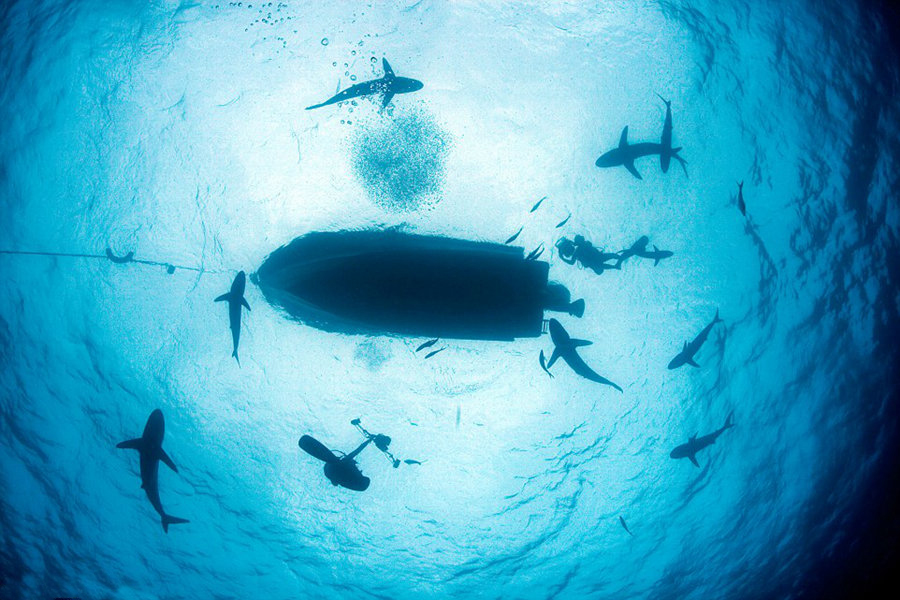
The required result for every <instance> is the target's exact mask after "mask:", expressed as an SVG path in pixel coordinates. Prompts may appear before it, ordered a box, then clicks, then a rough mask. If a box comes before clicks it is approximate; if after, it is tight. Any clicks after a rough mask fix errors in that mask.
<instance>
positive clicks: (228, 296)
mask: <svg viewBox="0 0 900 600" xmlns="http://www.w3.org/2000/svg"><path fill="white" fill-rule="evenodd" d="M230 299H231V292H228V293H227V294H222V295H221V296H219V297H218V298H216V299H215V300H213V302H225V301H227V300H230Z"/></svg>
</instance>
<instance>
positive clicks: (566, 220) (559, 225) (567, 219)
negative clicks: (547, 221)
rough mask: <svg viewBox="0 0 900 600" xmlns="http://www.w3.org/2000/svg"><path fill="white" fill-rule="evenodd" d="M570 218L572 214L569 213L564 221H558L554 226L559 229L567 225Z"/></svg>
mask: <svg viewBox="0 0 900 600" xmlns="http://www.w3.org/2000/svg"><path fill="white" fill-rule="evenodd" d="M571 218H572V213H569V216H568V217H566V218H565V219H563V220H562V221H560V222H559V223H557V224H556V229H559V228H560V227H562V226H563V225H565V224H566V223H568V222H569V219H571Z"/></svg>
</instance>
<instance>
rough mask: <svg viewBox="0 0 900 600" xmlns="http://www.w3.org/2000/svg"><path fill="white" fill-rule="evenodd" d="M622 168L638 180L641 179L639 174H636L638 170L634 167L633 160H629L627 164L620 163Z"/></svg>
mask: <svg viewBox="0 0 900 600" xmlns="http://www.w3.org/2000/svg"><path fill="white" fill-rule="evenodd" d="M622 166H623V167H625V168H626V169H628V172H629V173H631V174H632V175H634V176H635V177H637V178H638V179H643V177H641V174H640V173H638V170H637V169H636V168H635V166H634V160H629V161H628V162H624V163H622Z"/></svg>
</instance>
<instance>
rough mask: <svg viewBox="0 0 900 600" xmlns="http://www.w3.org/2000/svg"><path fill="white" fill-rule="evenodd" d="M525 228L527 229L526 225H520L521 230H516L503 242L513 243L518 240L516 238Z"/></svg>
mask: <svg viewBox="0 0 900 600" xmlns="http://www.w3.org/2000/svg"><path fill="white" fill-rule="evenodd" d="M523 229H525V226H524V225H523V226H522V227H519V230H518V231H517V232H515V233H514V234H512V235H511V236H510V237H509V238H508V239H507V240H506V241H505V242H503V243H504V244H512V243H513V242H514V241H516V238H517V237H519V234H520V233H522V230H523Z"/></svg>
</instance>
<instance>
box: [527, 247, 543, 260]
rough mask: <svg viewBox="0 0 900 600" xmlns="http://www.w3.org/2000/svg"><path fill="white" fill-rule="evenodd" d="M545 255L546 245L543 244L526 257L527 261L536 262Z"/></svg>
mask: <svg viewBox="0 0 900 600" xmlns="http://www.w3.org/2000/svg"><path fill="white" fill-rule="evenodd" d="M543 253H544V244H541V245H540V246H538V247H537V248H535V249H534V250H532V251H531V254H529V255H528V256H526V257H525V260H535V259H536V258H537V257H538V256H540V255H541V254H543Z"/></svg>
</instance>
